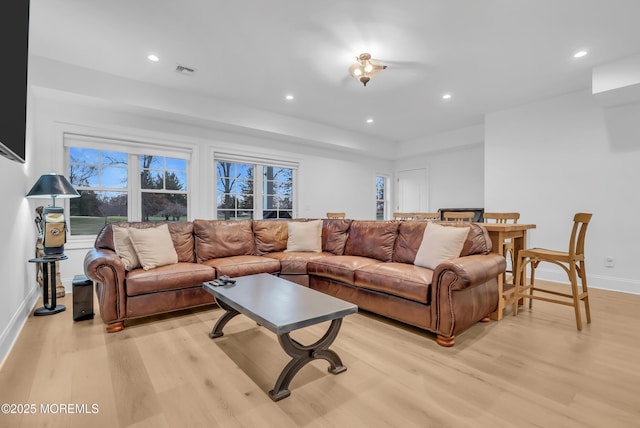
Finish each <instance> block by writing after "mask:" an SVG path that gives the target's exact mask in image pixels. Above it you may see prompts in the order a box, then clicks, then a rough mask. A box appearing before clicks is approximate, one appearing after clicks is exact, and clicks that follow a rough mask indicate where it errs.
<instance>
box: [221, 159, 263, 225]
mask: <svg viewBox="0 0 640 428" xmlns="http://www.w3.org/2000/svg"><path fill="white" fill-rule="evenodd" d="M253 171H254V168H253V165H249V164H242V163H231V162H217V173H216V181H217V183H218V186H217V192H218V204H217V205H218V219H219V220H229V219H232V218H233V219H237V220H239V219H252V218H253V182H254V179H253Z"/></svg>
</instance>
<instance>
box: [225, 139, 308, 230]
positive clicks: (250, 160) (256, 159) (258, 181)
mask: <svg viewBox="0 0 640 428" xmlns="http://www.w3.org/2000/svg"><path fill="white" fill-rule="evenodd" d="M218 162H231V163H240V164H250V165H253V168H254V177H253V218H254V219H255V220H262V219H263V213H264V203H263V201H264V193H263V192H264V176H263V173H262V171H263V167H265V166H269V167H276V168H289V169H291V170H292V174H291V175H292V177H291V180H292V187H293V188H292V189H291V197H292V198H293V203H292V205H291V218H296V217H297V215H298V209H297V206H298V169H299V167H300V163H299V162H297V161H290V160H286V159H272V158H268V157H260V156H251V155H242V154H234V153H225V152H219V151H214V153H213V177H214V186H213V193H214V195H213V218H218V172H217V165H218Z"/></svg>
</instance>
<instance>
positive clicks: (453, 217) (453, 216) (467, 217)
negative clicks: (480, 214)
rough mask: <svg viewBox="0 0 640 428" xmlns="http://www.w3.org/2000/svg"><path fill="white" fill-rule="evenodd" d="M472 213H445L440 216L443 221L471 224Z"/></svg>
mask: <svg viewBox="0 0 640 428" xmlns="http://www.w3.org/2000/svg"><path fill="white" fill-rule="evenodd" d="M474 216H475V214H474V213H472V212H471V211H445V212H444V214H442V219H443V220H444V221H464V222H469V223H471V222H472V221H473V217H474Z"/></svg>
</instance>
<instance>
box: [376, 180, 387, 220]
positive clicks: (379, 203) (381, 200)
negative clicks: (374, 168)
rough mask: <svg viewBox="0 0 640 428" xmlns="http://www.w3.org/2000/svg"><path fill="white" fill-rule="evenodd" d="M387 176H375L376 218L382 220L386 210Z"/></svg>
mask: <svg viewBox="0 0 640 428" xmlns="http://www.w3.org/2000/svg"><path fill="white" fill-rule="evenodd" d="M387 181H388V180H387V177H384V176H380V175H379V176H376V220H384V219H385V217H386V212H387V199H386V198H387V190H386V189H387Z"/></svg>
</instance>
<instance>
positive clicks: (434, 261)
mask: <svg viewBox="0 0 640 428" xmlns="http://www.w3.org/2000/svg"><path fill="white" fill-rule="evenodd" d="M468 234H469V227H454V226H442V225H440V224H438V223H429V224H427V227H425V228H424V234H423V235H422V242H421V243H420V247H419V248H418V252H417V254H416V259H415V261H414V262H413V264H414V265H416V266H422V267H426V268H429V269H435V268H436V266H438V265H439V264H440V263H442V262H444V261H447V260H451V259H455V258H456V257H460V252H461V251H462V247H463V246H464V241H465V240H466V239H467V235H468Z"/></svg>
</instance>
